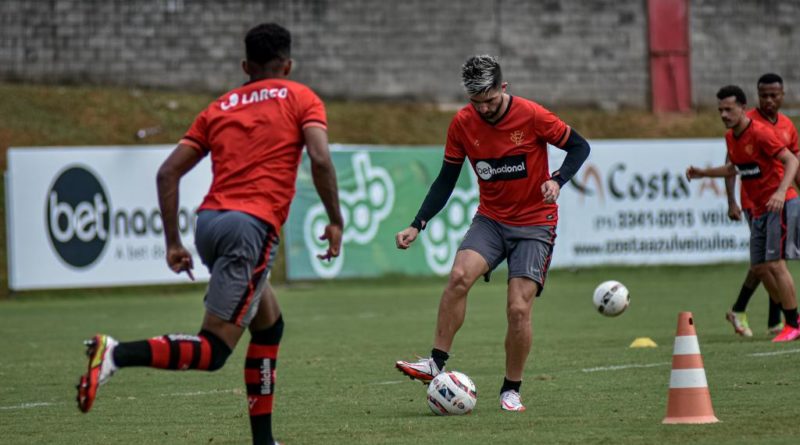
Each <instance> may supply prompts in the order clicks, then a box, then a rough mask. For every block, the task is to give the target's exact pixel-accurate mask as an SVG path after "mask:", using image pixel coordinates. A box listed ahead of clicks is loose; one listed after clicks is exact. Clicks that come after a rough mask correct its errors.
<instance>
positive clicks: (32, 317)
mask: <svg viewBox="0 0 800 445" xmlns="http://www.w3.org/2000/svg"><path fill="white" fill-rule="evenodd" d="M744 272H745V266H744V265H741V264H735V265H722V266H703V267H686V268H682V267H666V268H599V269H588V270H580V271H577V272H575V271H566V270H556V271H553V272H552V273H551V275H550V277H549V280H548V288H547V290H546V292H545V296H544V297H543V298H541V299H540V300H539V301H538V302H537V303H536V304H535V305H534V321H533V325H534V349H533V353H532V355H531V356H530V358H529V360H528V366H527V371H526V377H525V382H524V385H523V399H524V401H525V402H526V404H527V406H528V411H527V412H525V413H522V414H510V413H502V412H500V410H499V409H498V401H497V392H498V390H499V385H500V383H501V379H502V377H503V360H504V352H503V346H502V345H503V336H504V333H505V319H504V305H505V297H504V295H505V286H504V279H503V277H502V274H497V276H495V279H494V281H493V282H492V283H490V284H485V283H482V282H479V283H477V284H476V286H475V288H474V290H473V292H472V293H471V295H470V300H469V306H468V313H467V321H466V323H465V325H464V327H463V328H462V330H461V332H460V333H459V335H458V337H457V338H456V343H455V345H454V348H453V350H452V351H451V359H450V361H449V363H448V367H449V368H450V369H455V370H459V371H462V372H465V373H466V374H468V375H469V376H470V377H472V379H473V380H474V381H475V383H476V385H477V387H478V405H477V407H476V410H475V411H474V413H473V414H472V415H469V416H463V417H437V416H434V415H433V414H432V413H431V412H430V411H429V409H428V407H427V404H426V402H425V391H424V387H423V386H422V385H421V384H419V383H418V382H412V381H410V380H408V379H406V378H404V377H402V376H401V375H400V374H399V373H398V372H397V371H396V370H395V369H394V368H393V362H394V361H395V360H397V359H404V358H413V355H414V354H419V355H426V354H427V353H428V352H429V350H430V346H431V345H430V343H431V339H432V331H433V327H434V320H435V315H436V307H437V303H438V297H439V292H440V290H441V287H442V286H443V284H444V280H443V279H422V280H421V279H408V278H395V279H391V280H389V279H387V280H383V281H366V282H353V281H349V282H330V283H324V284H321V283H316V284H315V283H312V284H303V285H294V286H291V287H283V286H281V287H278V288H277V291H278V295H279V299H280V301H281V303H282V305H283V309H284V314H285V318H286V321H287V329H286V333H285V336H284V341H283V344H282V350H281V354H280V358H279V367H278V382H277V385H278V386H277V388H278V389H277V396H276V408H275V409H276V411H275V414H274V421H275V431H276V435H277V437H278V439H279V440H281V441H285V442H286V443H288V444H291V445H296V444H323V443H325V444H417V443H437V444H439V443H441V444H485V443H495V444H512V443H526V444H528V443H539V444H685V443H700V444H723V443H724V444H753V443H764V444H766V443H769V444H778V443H786V444H789V443H796V440H797V437H798V434H799V433H800V427H799V426H798V422H797V419H798V416H800V405H798V403H797V395H798V393H800V392H798V389H800V373H798V358H800V344H783V345H775V344H772V343H771V342H770V341H769V337H768V336H767V335H766V332H765V330H766V321H765V318H766V315H765V312H766V306H767V303H766V297H765V294H764V292H763V290H759V292H758V293H757V294H756V295H755V296H754V297H753V302H752V303H751V310H750V319H751V326H753V328H754V331H755V333H756V335H755V336H754V337H753V338H752V339H742V338H738V337H736V336H735V335H734V334H733V332H732V329H731V328H730V326H729V325H728V324H727V323H726V322H725V321H724V319H723V314H724V312H725V310H726V309H727V307H728V306H729V305H730V304H731V303H732V301H733V298H734V296H735V294H736V293H737V291H738V287H739V284H740V280H741V278H742V277H743V275H744ZM798 278H800V277H798V276H797V275H796V276H795V279H798ZM606 279H618V280H621V281H623V282H624V283H626V284H627V285H628V287H629V288H630V290H631V294H632V305H631V307H630V308H629V309H628V311H627V312H626V313H624V314H623V315H622V316H620V317H619V318H605V317H603V316H601V315H599V314H597V313H596V312H594V310H593V307H592V305H591V292H592V290H593V288H594V286H595V285H596V284H597V283H599V282H600V281H603V280H606ZM201 301H202V292H201V291H200V290H198V289H196V288H195V289H192V290H191V291H186V292H181V291H178V292H175V291H173V292H171V293H169V294H165V293H161V294H159V293H157V292H156V291H153V293H151V292H148V291H146V290H144V291H143V290H141V289H139V290H136V291H123V292H120V291H115V292H110V293H104V292H90V293H88V295H85V296H80V295H79V293H78V292H71V293H70V294H68V295H61V296H59V295H56V294H47V295H38V296H30V295H29V296H23V297H18V298H15V299H12V300H10V301H6V302H3V303H2V304H0V335H2V338H3V344H2V347H0V350H1V351H2V354H0V377H1V378H2V385H0V431H2V439H0V442H2V443H3V444H32V443H37V444H52V443H58V444H85V443H92V444H105V443H125V444H130V443H136V444H140V445H144V444H172V443H177V444H183V443H188V444H199V443H211V444H245V443H249V426H248V421H247V414H246V412H247V409H246V402H245V397H244V394H243V393H244V391H243V382H242V364H243V362H244V357H243V354H244V350H245V347H244V346H245V345H244V344H240V345H239V347H238V348H237V350H236V351H235V352H234V354H233V356H232V357H231V358H230V359H229V361H228V364H227V366H226V367H225V368H224V369H223V370H221V371H219V372H216V373H213V374H208V373H201V372H191V371H189V372H167V371H156V370H150V369H146V368H140V369H135V368H129V369H123V370H122V371H121V372H120V373H119V374H117V375H116V376H115V377H114V378H113V379H112V380H111V382H110V383H109V384H108V385H106V386H104V387H102V389H101V391H100V393H99V396H98V399H97V401H96V403H95V406H94V408H93V410H92V412H91V413H89V414H87V415H84V414H81V413H80V412H79V411H78V410H77V409H76V406H75V402H74V396H75V394H74V389H73V387H74V384H75V383H76V381H77V377H78V375H79V374H80V373H82V372H83V370H84V366H85V360H84V356H83V348H82V346H81V340H82V339H84V338H86V337H88V336H90V335H91V334H93V333H94V332H96V331H101V332H107V333H110V334H112V335H114V336H116V337H117V338H119V339H123V340H133V339H138V338H143V337H149V336H154V335H160V334H164V333H169V332H189V333H193V332H196V330H197V328H198V323H199V320H200V317H201V314H202V302H201ZM680 311H691V312H693V314H694V319H695V323H696V326H697V332H698V336H699V340H700V347H701V350H702V352H703V359H704V362H705V369H706V375H707V377H708V381H709V386H710V389H711V395H712V400H713V404H714V408H715V411H716V415H717V417H718V418H719V419H720V420H721V421H722V422H721V423H718V424H713V425H662V424H661V420H662V419H663V417H664V414H665V410H666V400H667V389H668V382H669V377H670V361H671V357H672V343H673V339H674V333H675V328H676V323H677V314H678V312H680ZM635 337H651V338H652V339H653V340H655V341H656V343H658V345H659V346H658V347H657V348H654V349H629V348H628V345H629V344H630V343H631V341H632V340H633V339H634V338H635ZM764 353H766V354H764ZM591 368H594V369H591Z"/></svg>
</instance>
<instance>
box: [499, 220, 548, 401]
mask: <svg viewBox="0 0 800 445" xmlns="http://www.w3.org/2000/svg"><path fill="white" fill-rule="evenodd" d="M504 236H505V241H506V243H507V248H508V252H509V254H508V296H507V303H506V318H507V320H508V328H507V331H506V340H505V349H506V375H505V378H504V379H503V386H502V387H501V389H500V408H501V409H503V410H506V411H524V410H525V406H524V405H523V404H522V401H521V400H520V387H521V385H522V377H523V374H524V370H525V361H526V360H527V358H528V354H529V353H530V349H531V339H532V329H531V312H532V309H533V300H534V299H535V298H536V297H538V296H539V295H540V294H541V292H542V290H543V289H544V282H545V279H546V277H547V270H548V268H549V267H550V260H551V258H552V254H553V245H554V241H555V226H530V227H511V226H505V227H504Z"/></svg>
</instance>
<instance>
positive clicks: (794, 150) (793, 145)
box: [788, 126, 800, 155]
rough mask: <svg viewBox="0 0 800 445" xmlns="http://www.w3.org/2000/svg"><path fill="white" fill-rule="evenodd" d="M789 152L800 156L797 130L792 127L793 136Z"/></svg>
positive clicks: (791, 136)
mask: <svg viewBox="0 0 800 445" xmlns="http://www.w3.org/2000/svg"><path fill="white" fill-rule="evenodd" d="M788 148H789V151H791V152H792V153H794V154H795V155H798V154H800V147H798V146H797V128H795V127H794V126H792V129H791V135H790V137H789V147H788Z"/></svg>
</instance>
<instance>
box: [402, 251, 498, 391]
mask: <svg viewBox="0 0 800 445" xmlns="http://www.w3.org/2000/svg"><path fill="white" fill-rule="evenodd" d="M487 271H488V265H487V264H486V260H485V259H484V258H483V257H482V256H481V255H480V254H479V253H477V252H475V251H473V250H460V251H458V253H457V254H456V258H455V261H454V262H453V268H452V270H451V271H450V277H449V279H448V281H447V286H446V287H445V289H444V292H442V297H441V300H440V301H439V313H438V316H437V321H436V333H435V336H434V342H433V350H432V351H431V356H430V357H425V358H419V359H418V360H416V361H404V360H400V361H398V362H396V363H395V367H396V368H397V369H398V370H400V372H402V373H403V374H405V375H407V376H408V377H410V378H412V379H416V380H419V381H421V382H422V383H425V384H427V383H429V382H430V381H431V380H433V378H434V377H436V376H437V375H438V374H439V372H441V371H442V370H443V369H444V365H445V362H446V361H447V359H448V358H449V357H448V355H449V354H448V352H449V351H450V347H451V346H452V344H453V338H455V335H456V332H458V329H459V328H461V325H462V324H463V323H464V317H465V315H466V311H467V294H468V293H469V289H470V288H471V287H472V285H473V284H474V283H475V281H477V280H478V278H480V276H481V275H483V274H485V273H486V272H487Z"/></svg>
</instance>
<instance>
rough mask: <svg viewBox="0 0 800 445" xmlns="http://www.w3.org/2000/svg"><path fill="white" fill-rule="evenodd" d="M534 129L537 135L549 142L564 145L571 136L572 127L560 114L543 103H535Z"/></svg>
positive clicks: (559, 145) (558, 145)
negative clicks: (556, 113) (542, 104)
mask: <svg viewBox="0 0 800 445" xmlns="http://www.w3.org/2000/svg"><path fill="white" fill-rule="evenodd" d="M534 107H535V108H534V122H533V129H534V132H536V135H537V136H539V137H540V138H542V139H544V140H545V141H546V142H547V143H548V144H550V145H555V146H556V147H562V146H564V143H566V142H567V139H568V138H569V133H570V128H569V125H567V124H565V123H564V121H562V120H561V119H560V118H559V117H558V116H556V115H555V114H554V113H553V112H551V111H550V110H548V109H547V108H545V107H543V106H541V105H538V104H536V105H534Z"/></svg>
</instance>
